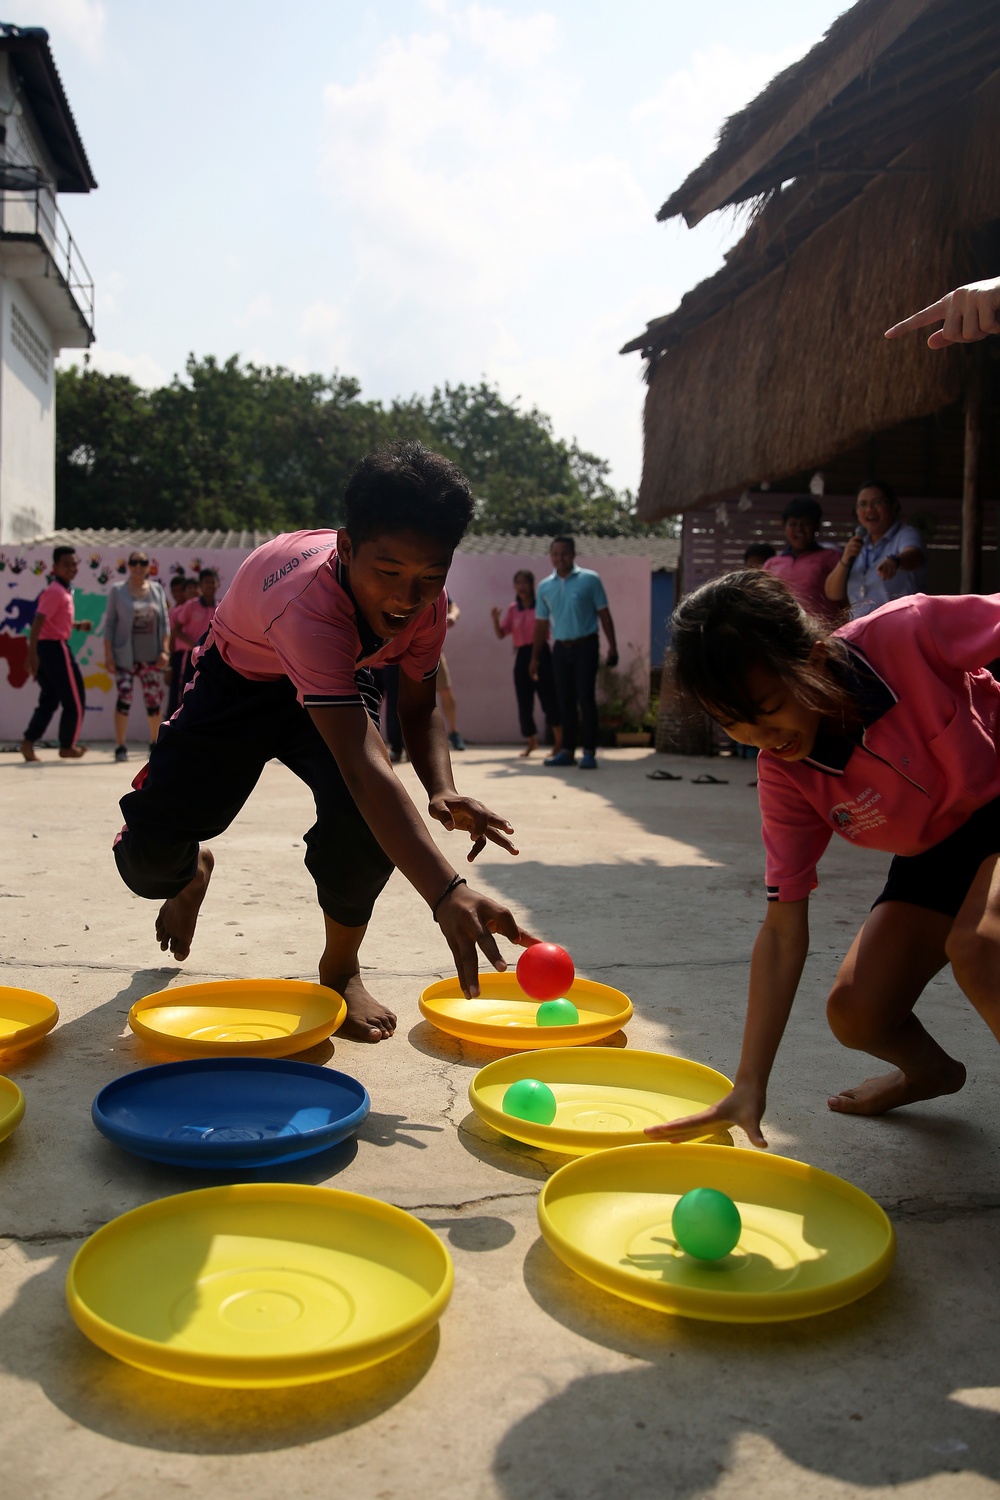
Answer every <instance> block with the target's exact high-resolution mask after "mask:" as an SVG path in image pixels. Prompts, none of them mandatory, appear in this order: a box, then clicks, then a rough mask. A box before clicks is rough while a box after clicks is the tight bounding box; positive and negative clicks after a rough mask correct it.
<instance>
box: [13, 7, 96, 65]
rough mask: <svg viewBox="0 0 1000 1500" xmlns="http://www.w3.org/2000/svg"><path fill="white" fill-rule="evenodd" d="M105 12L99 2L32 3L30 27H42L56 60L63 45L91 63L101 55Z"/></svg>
mask: <svg viewBox="0 0 1000 1500" xmlns="http://www.w3.org/2000/svg"><path fill="white" fill-rule="evenodd" d="M106 23H107V12H106V10H105V8H104V5H103V4H102V0H34V3H33V4H32V6H31V23H30V24H31V25H32V26H44V27H45V30H46V31H47V32H48V33H49V40H50V46H51V47H52V50H53V52H54V53H55V54H56V56H58V53H59V47H60V45H61V44H62V43H63V42H64V41H68V42H70V43H72V45H73V46H75V47H78V48H79V49H80V51H81V52H82V53H84V55H85V56H86V57H89V58H90V60H91V61H92V62H98V61H100V59H101V58H102V57H103V55H104V32H105V26H106Z"/></svg>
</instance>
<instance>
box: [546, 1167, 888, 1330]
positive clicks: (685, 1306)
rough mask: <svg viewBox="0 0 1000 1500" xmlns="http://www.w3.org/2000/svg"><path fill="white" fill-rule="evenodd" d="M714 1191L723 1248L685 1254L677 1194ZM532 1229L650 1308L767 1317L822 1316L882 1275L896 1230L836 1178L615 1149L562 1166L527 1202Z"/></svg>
mask: <svg viewBox="0 0 1000 1500" xmlns="http://www.w3.org/2000/svg"><path fill="white" fill-rule="evenodd" d="M695 1187H712V1188H719V1189H720V1190H721V1191H722V1192H724V1193H728V1194H729V1196H730V1198H732V1199H733V1201H734V1202H735V1203H736V1206H737V1207H738V1209H739V1211H740V1215H741V1217H742V1219H743V1232H742V1234H741V1235H740V1239H739V1243H738V1244H737V1246H736V1248H735V1250H733V1251H732V1252H731V1254H729V1255H727V1256H725V1257H724V1258H723V1259H722V1260H718V1261H701V1260H695V1259H694V1257H693V1256H690V1255H686V1254H685V1253H684V1251H682V1250H681V1249H680V1248H679V1247H678V1245H677V1243H676V1241H675V1240H674V1235H673V1230H672V1228H671V1223H670V1220H671V1216H672V1215H673V1211H674V1205H675V1204H676V1202H677V1200H678V1198H679V1197H680V1196H681V1195H682V1194H683V1193H686V1192H688V1191H689V1189H691V1188H695ZM538 1221H539V1224H540V1225H541V1230H542V1234H543V1235H544V1236H545V1239H546V1240H547V1241H548V1243H549V1245H550V1246H551V1248H552V1249H553V1250H554V1251H555V1253H556V1254H557V1255H558V1256H559V1257H560V1258H561V1259H562V1260H564V1261H565V1262H566V1264H567V1265H568V1266H571V1267H572V1268H573V1270H574V1271H577V1272H579V1274H580V1275H581V1276H585V1277H586V1278H587V1279H588V1280H589V1281H593V1282H596V1284H597V1285H598V1286H600V1287H603V1288H604V1290H605V1291H608V1292H614V1293H615V1294H616V1295H617V1296H619V1297H627V1298H628V1299H629V1301H631V1302H639V1303H641V1304H642V1305H643V1306H644V1307H653V1308H656V1309H657V1310H658V1311H659V1312H668V1313H681V1314H682V1315H683V1316H685V1317H689V1318H711V1319H714V1320H715V1321H716V1322H720V1323H771V1322H781V1321H783V1320H785V1319H789V1318H807V1317H811V1316H812V1315H813V1314H815V1313H823V1312H830V1311H831V1310H832V1309H833V1308H836V1307H843V1306H844V1305H845V1304H846V1303H848V1302H853V1301H854V1300H855V1298H856V1297H861V1296H863V1295H864V1294H865V1292H870V1291H871V1290H872V1288H873V1287H876V1286H878V1284H879V1282H880V1281H882V1280H883V1279H884V1278H885V1277H886V1276H887V1275H888V1273H889V1270H890V1268H891V1266H892V1263H893V1260H894V1259H895V1255H896V1235H895V1231H894V1230H893V1227H892V1225H891V1224H890V1222H889V1220H888V1219H887V1218H886V1216H885V1214H884V1213H883V1212H882V1210H881V1208H879V1206H878V1204H877V1203H875V1202H874V1201H873V1199H871V1198H869V1197H868V1194H867V1193H863V1192H862V1191H861V1189H860V1188H856V1187H853V1186H852V1185H851V1183H849V1182H845V1181H844V1180H843V1178H840V1177H834V1176H833V1175H832V1173H830V1172H822V1171H820V1170H819V1168H817V1167H809V1166H807V1165H806V1164H805V1163H804V1162H800V1161H791V1160H789V1159H788V1158H787V1157H784V1156H770V1155H764V1154H763V1153H761V1152H757V1151H749V1150H743V1149H740V1148H738V1147H733V1146H698V1145H688V1144H685V1145H681V1146H674V1145H669V1144H667V1145H658V1144H656V1143H651V1144H649V1145H646V1146H624V1147H622V1148H621V1149H619V1150H615V1151H602V1152H600V1153H599V1154H598V1155H596V1156H583V1157H580V1158H578V1159H577V1160H576V1161H571V1162H568V1163H567V1164H566V1166H564V1167H560V1169H559V1171H558V1172H555V1173H553V1175H552V1176H551V1177H550V1178H549V1180H548V1181H547V1182H546V1184H545V1186H544V1187H543V1188H542V1191H541V1194H540V1195H539V1199H538Z"/></svg>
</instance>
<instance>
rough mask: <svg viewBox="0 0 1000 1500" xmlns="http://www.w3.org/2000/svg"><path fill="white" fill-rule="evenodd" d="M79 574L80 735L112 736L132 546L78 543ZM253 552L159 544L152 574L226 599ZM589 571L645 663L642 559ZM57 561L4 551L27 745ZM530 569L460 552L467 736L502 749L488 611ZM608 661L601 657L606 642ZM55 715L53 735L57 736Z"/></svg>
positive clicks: (582, 557) (516, 561)
mask: <svg viewBox="0 0 1000 1500" xmlns="http://www.w3.org/2000/svg"><path fill="white" fill-rule="evenodd" d="M77 550H78V553H79V557H80V569H79V572H78V573H77V575H76V580H75V585H74V587H75V590H76V593H75V601H74V602H75V607H76V617H77V619H80V618H87V619H90V620H91V621H92V622H93V625H94V630H93V632H92V633H91V634H90V635H83V634H80V633H77V634H74V636H73V637H72V639H71V643H70V644H71V646H72V649H73V651H74V653H75V654H76V657H77V660H78V661H79V663H80V669H81V671H82V673H83V679H84V683H85V685H86V692H87V715H86V720H85V722H84V729H83V734H82V735H81V738H82V739H83V740H84V741H86V740H88V739H89V740H94V741H100V740H111V739H113V737H114V735H113V711H114V696H113V689H114V684H113V682H112V680H111V678H110V676H109V674H108V673H107V672H106V671H105V668H104V642H103V639H102V638H101V637H100V635H99V634H98V631H99V627H100V624H101V621H102V620H103V617H104V611H105V599H106V597H107V594H108V591H109V589H110V588H111V587H112V586H113V585H114V584H115V583H119V582H121V580H122V579H123V578H124V577H125V572H126V569H125V560H126V558H127V556H128V551H129V549H128V548H127V547H116V548H110V549H109V548H105V549H103V550H98V549H91V548H87V547H83V546H81V547H79V548H78V549H77ZM246 556H248V552H244V551H242V550H240V549H238V548H235V547H224V548H219V549H217V550H212V551H202V552H200V553H197V554H195V553H194V552H191V551H185V550H180V549H177V548H166V547H165V548H152V549H150V550H149V557H150V560H151V562H152V563H153V564H154V565H155V570H156V571H155V574H154V576H157V577H159V579H160V581H161V582H163V583H164V584H167V583H168V582H169V579H170V577H171V575H172V574H173V573H174V572H175V571H178V570H180V571H182V572H184V573H197V571H198V567H199V566H201V567H212V568H216V569H217V570H218V572H219V576H220V579H221V585H222V586H221V591H220V597H221V594H224V593H225V591H226V588H227V587H228V585H229V584H230V582H231V581H232V578H233V575H234V573H235V572H236V570H237V568H238V567H239V565H240V563H241V562H242V561H243V559H244V558H245V557H246ZM578 560H579V562H580V564H581V566H582V567H595V566H596V567H597V569H598V572H599V573H600V574H601V577H602V578H603V580H604V587H605V590H606V591H607V595H608V602H609V605H610V608H611V613H612V616H613V618H614V621H615V627H616V630H617V634H618V645H619V650H620V652H621V657H622V666H623V667H627V666H628V663H629V661H630V660H632V659H633V658H635V657H636V656H639V657H642V658H643V659H645V660H647V661H648V657H649V611H650V573H649V564H648V563H646V562H645V561H643V560H642V559H641V558H635V557H611V558H608V557H606V558H601V559H599V560H598V561H590V560H588V558H587V554H586V552H585V551H581V552H580V553H579V554H578ZM51 562H52V548H51V546H47V547H24V548H17V547H11V546H8V547H5V548H3V549H2V550H0V739H2V740H5V741H12V740H20V738H21V736H22V734H23V733H24V728H25V725H26V724H27V722H28V719H29V718H30V717H31V712H32V709H33V708H34V705H35V702H36V701H37V694H38V688H37V685H36V684H35V683H34V682H33V681H32V680H31V678H30V677H28V676H27V675H26V670H25V660H26V657H27V638H28V630H29V628H30V615H31V613H32V606H33V603H34V600H35V599H37V597H38V595H39V594H40V593H41V591H42V589H43V588H44V587H45V583H46V578H47V575H48V571H49V568H50V566H51ZM522 567H524V568H531V569H532V571H533V572H534V574H535V577H536V579H540V578H542V577H544V576H545V575H546V574H547V573H548V572H549V571H550V569H549V566H548V562H547V559H546V558H544V557H530V556H525V557H521V556H518V555H515V554H507V553H467V554H466V553H459V554H458V556H456V558H455V561H454V564H453V566H452V570H451V574H450V575H449V580H448V586H449V589H450V591H451V594H452V597H453V598H454V599H455V600H456V601H457V602H458V604H459V605H460V606H461V610H462V618H461V619H460V621H459V623H458V625H457V626H456V627H455V628H454V629H453V630H452V631H450V632H449V636H448V646H447V656H448V665H449V667H450V669H451V674H452V684H453V688H454V692H455V697H456V700H457V703H458V710H459V724H460V727H461V730H462V733H463V734H464V735H465V736H466V738H467V739H469V740H470V741H471V742H473V743H479V744H505V743H513V742H515V741H516V740H518V739H519V737H520V736H519V732H518V724H517V706H516V703H515V699H514V686H513V680H512V671H513V658H512V654H511V646H510V642H509V641H498V640H497V639H496V636H495V635H494V634H493V623H492V621H491V619H490V607H491V605H493V604H497V605H499V606H500V607H501V608H505V607H506V605H507V604H508V603H509V602H510V600H511V599H512V598H513V597H514V590H513V584H512V582H511V580H512V578H513V576H514V573H515V572H516V570H517V569H518V568H522ZM601 654H602V657H603V655H604V651H603V642H602V653H601ZM140 699H141V695H140V694H138V693H137V694H136V701H135V703H134V704H133V708H132V721H131V722H130V724H129V734H130V737H131V738H135V739H138V740H142V739H144V738H145V733H146V720H145V716H144V714H143V712H142V706H141V701H140ZM57 731H58V716H55V717H54V718H53V720H52V723H51V724H50V726H49V730H48V734H47V736H46V738H49V739H53V740H54V739H55V738H56V734H57Z"/></svg>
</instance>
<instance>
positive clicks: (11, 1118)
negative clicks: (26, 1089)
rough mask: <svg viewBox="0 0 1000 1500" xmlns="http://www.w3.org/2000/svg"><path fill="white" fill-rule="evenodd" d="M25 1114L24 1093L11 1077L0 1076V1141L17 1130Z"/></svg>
mask: <svg viewBox="0 0 1000 1500" xmlns="http://www.w3.org/2000/svg"><path fill="white" fill-rule="evenodd" d="M23 1115H24V1095H23V1094H22V1093H21V1090H20V1089H19V1088H18V1086H17V1084H16V1083H14V1082H12V1080H11V1079H9V1078H0V1141H3V1140H6V1139H7V1137H8V1136H9V1135H10V1133H11V1131H13V1130H16V1129H17V1127H18V1126H19V1125H20V1123H21V1119H22V1117H23Z"/></svg>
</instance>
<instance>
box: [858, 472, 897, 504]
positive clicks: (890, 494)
mask: <svg viewBox="0 0 1000 1500" xmlns="http://www.w3.org/2000/svg"><path fill="white" fill-rule="evenodd" d="M862 490H881V491H882V494H883V495H884V496H885V498H886V500H887V501H888V502H889V504H890V505H891V506H892V508H893V510H896V509H897V508H898V506H899V501H898V500H897V498H896V491H895V490H894V489H893V487H892V485H891V484H889V483H888V482H887V481H886V480H884V479H865V480H863V481H862V483H861V484H859V485H858V493H857V495H855V497H854V503H855V505H857V503H858V495H860V494H861V491H862Z"/></svg>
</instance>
